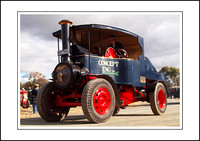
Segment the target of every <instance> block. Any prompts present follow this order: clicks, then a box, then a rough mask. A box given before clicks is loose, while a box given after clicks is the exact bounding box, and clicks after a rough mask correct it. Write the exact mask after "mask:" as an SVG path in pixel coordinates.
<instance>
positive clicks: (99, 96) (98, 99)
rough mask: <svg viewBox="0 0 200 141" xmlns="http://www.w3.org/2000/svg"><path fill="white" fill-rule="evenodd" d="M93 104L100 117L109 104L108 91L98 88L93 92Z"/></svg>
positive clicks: (106, 110)
mask: <svg viewBox="0 0 200 141" xmlns="http://www.w3.org/2000/svg"><path fill="white" fill-rule="evenodd" d="M93 103H94V108H95V110H96V112H97V113H98V114H100V115H104V114H106V113H107V112H108V110H109V108H110V104H111V98H110V93H109V91H108V90H107V89H106V88H104V87H100V88H98V89H97V90H96V91H95V94H94V98H93Z"/></svg>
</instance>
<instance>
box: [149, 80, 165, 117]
mask: <svg viewBox="0 0 200 141" xmlns="http://www.w3.org/2000/svg"><path fill="white" fill-rule="evenodd" d="M149 98H150V106H151V110H152V111H153V113H154V114H155V115H161V114H163V113H164V112H165V111H166V109H167V90H166V88H165V86H164V85H163V84H162V83H157V84H156V87H155V91H154V92H152V93H150V96H149Z"/></svg>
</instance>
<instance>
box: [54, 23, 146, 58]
mask: <svg viewBox="0 0 200 141" xmlns="http://www.w3.org/2000/svg"><path fill="white" fill-rule="evenodd" d="M88 29H89V30H90V38H91V39H90V45H91V48H93V47H95V46H96V47H99V46H101V48H102V51H105V49H106V48H107V47H108V45H109V44H110V42H109V37H110V36H111V35H114V36H115V38H116V41H118V42H120V43H122V44H123V46H124V49H125V50H126V51H127V52H128V54H130V55H129V56H132V58H133V59H138V56H141V55H143V54H144V47H143V46H144V43H143V38H142V37H141V36H139V35H137V34H135V33H132V32H130V31H127V30H124V29H121V28H117V27H112V26H108V25H101V24H85V25H73V26H71V27H70V37H71V38H72V33H74V32H75V33H76V38H77V40H78V41H79V42H81V43H82V45H83V46H85V47H87V46H88ZM52 34H53V36H54V37H57V38H60V39H61V30H58V31H56V32H54V33H52ZM129 52H130V53H129Z"/></svg>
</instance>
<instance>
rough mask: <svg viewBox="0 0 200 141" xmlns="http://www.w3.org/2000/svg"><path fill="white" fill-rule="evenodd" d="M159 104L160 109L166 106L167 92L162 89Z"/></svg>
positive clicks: (159, 93)
mask: <svg viewBox="0 0 200 141" xmlns="http://www.w3.org/2000/svg"><path fill="white" fill-rule="evenodd" d="M158 106H159V107H160V109H163V108H164V107H165V93H164V91H163V90H162V89H160V90H159V91H158Z"/></svg>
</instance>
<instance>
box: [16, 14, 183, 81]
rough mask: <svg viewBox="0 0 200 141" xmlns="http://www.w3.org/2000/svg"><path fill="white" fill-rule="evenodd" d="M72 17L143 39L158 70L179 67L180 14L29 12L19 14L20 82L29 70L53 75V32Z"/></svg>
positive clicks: (72, 19) (77, 22)
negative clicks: (64, 20)
mask: <svg viewBox="0 0 200 141" xmlns="http://www.w3.org/2000/svg"><path fill="white" fill-rule="evenodd" d="M62 19H69V20H71V21H72V22H73V24H74V25H80V24H103V25H110V26H114V27H118V28H122V29H125V30H128V31H131V32H133V33H135V34H138V35H140V36H142V37H143V38H144V54H145V56H146V57H148V58H149V59H150V61H151V62H152V64H153V65H154V67H155V68H156V69H157V71H159V70H160V68H162V67H163V66H173V67H177V68H180V53H181V52H180V49H181V25H182V21H181V13H180V12H175V13H172V12H170V13H169V12H168V13H167V12H162V13H157V12H153V13H144V12H140V13H138V12H137V13H136V12H126V13H124V12H114V13H106V12H98V13H92V12H85V13H80V12H79V13H76V12H75V13H65V14H62V15H58V14H56V13H54V14H52V13H51V14H43V13H30V14H27V13H26V14H24V13H23V12H22V13H21V15H20V20H19V22H20V23H19V24H20V30H19V32H20V34H19V36H20V38H19V57H20V58H19V59H20V62H19V64H20V77H21V79H20V81H22V82H25V81H27V80H28V77H29V73H30V72H36V71H37V72H41V73H42V74H44V75H45V76H46V77H47V78H51V76H50V75H51V72H52V71H53V70H54V67H55V66H56V65H57V63H58V59H57V40H56V38H55V37H53V36H52V33H53V32H55V31H57V30H60V25H59V24H58V22H59V21H61V20H62Z"/></svg>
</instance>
